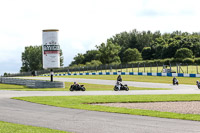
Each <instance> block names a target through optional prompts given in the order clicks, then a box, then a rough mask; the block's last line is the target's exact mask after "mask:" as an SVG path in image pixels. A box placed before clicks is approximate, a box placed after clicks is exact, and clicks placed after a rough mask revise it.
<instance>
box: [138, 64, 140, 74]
mask: <svg viewBox="0 0 200 133" xmlns="http://www.w3.org/2000/svg"><path fill="white" fill-rule="evenodd" d="M139 72H140V63H138V73H139Z"/></svg>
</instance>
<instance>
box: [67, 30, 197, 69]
mask: <svg viewBox="0 0 200 133" xmlns="http://www.w3.org/2000/svg"><path fill="white" fill-rule="evenodd" d="M196 57H200V33H197V32H194V33H192V34H191V33H188V32H181V31H174V32H172V33H163V34H161V32H160V31H156V32H154V33H153V32H151V31H142V32H140V31H137V30H136V29H134V30H132V31H130V32H122V33H119V34H116V35H114V36H113V37H111V38H109V39H107V41H106V43H102V44H100V45H98V46H96V49H94V50H88V51H86V52H85V53H83V54H82V53H78V54H77V55H76V56H75V57H74V60H73V61H72V62H71V64H70V66H82V65H101V64H103V65H104V64H121V63H122V64H125V63H131V62H135V61H145V60H157V59H178V60H183V59H186V58H196Z"/></svg>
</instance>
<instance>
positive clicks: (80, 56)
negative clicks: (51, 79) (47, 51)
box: [70, 53, 85, 66]
mask: <svg viewBox="0 0 200 133" xmlns="http://www.w3.org/2000/svg"><path fill="white" fill-rule="evenodd" d="M84 59H85V58H84V55H83V54H81V53H78V55H76V56H75V57H74V61H72V63H71V64H70V66H72V65H78V64H83V62H84Z"/></svg>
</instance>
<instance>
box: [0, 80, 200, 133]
mask: <svg viewBox="0 0 200 133" xmlns="http://www.w3.org/2000/svg"><path fill="white" fill-rule="evenodd" d="M31 78H32V77H31ZM40 78H42V79H45V77H44V78H43V77H40ZM46 78H47V79H49V78H48V77H46ZM37 79H39V78H37ZM54 80H57V81H68V82H72V81H74V80H76V81H77V82H80V83H95V84H110V85H114V84H115V81H112V80H109V81H108V80H91V79H70V78H54ZM124 83H127V84H128V85H129V86H137V87H150V86H154V87H157V88H164V87H165V88H172V89H173V90H148V91H147V90H146V91H145V90H142V91H139V90H138V91H128V92H126V91H121V92H114V91H85V92H69V91H6V90H2V91H0V121H7V122H13V123H19V124H25V125H33V126H40V127H47V128H52V129H58V130H64V131H70V132H77V133H86V132H87V133H113V132H115V133H133V132H135V133H156V132H162V133H197V132H200V122H196V121H187V120H175V119H166V118H155V117H146V116H134V115H127V114H116V113H107V112H97V111H87V110H78V109H68V108H59V107H53V106H47V105H40V104H35V103H30V102H25V101H19V100H14V99H10V98H11V97H20V96H70V95H141V94H200V90H199V89H197V87H196V86H195V85H180V86H172V85H168V84H154V83H140V82H124ZM161 86H163V87H161Z"/></svg>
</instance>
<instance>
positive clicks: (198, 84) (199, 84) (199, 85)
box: [196, 81, 200, 89]
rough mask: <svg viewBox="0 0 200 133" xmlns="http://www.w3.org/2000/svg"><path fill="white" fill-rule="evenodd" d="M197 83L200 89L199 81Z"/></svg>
mask: <svg viewBox="0 0 200 133" xmlns="http://www.w3.org/2000/svg"><path fill="white" fill-rule="evenodd" d="M196 83H197V87H198V88H199V89H200V83H199V81H197V82H196Z"/></svg>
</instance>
